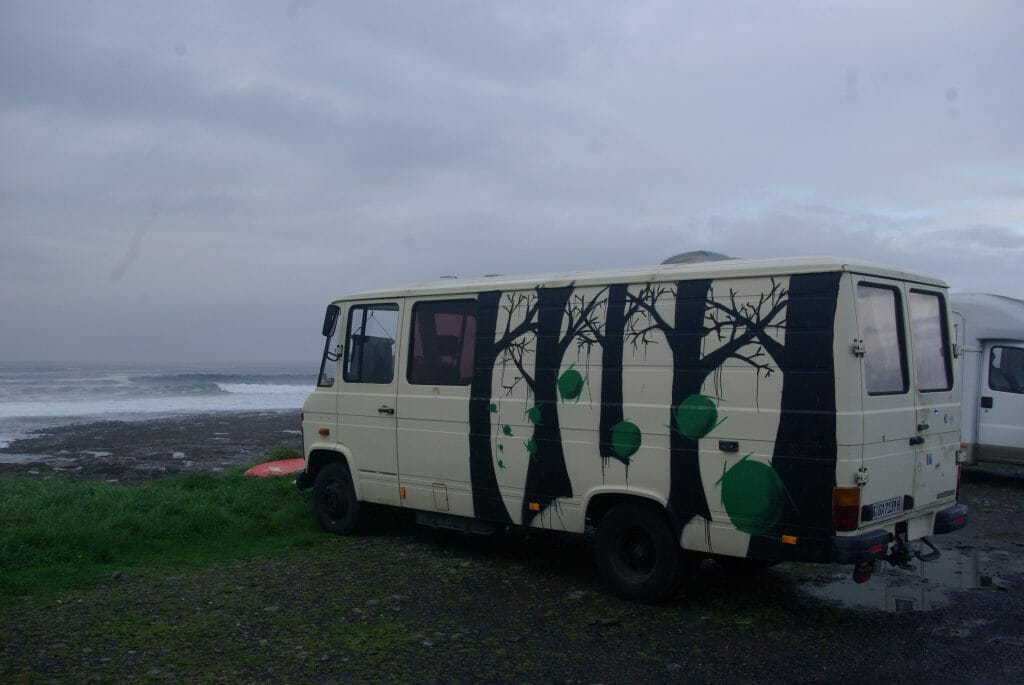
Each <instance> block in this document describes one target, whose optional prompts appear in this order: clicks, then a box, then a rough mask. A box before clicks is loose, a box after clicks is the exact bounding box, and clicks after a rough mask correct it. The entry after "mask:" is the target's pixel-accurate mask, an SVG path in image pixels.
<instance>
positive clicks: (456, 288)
mask: <svg viewBox="0 0 1024 685" xmlns="http://www.w3.org/2000/svg"><path fill="white" fill-rule="evenodd" d="M835 271H847V272H850V273H858V274H865V275H872V276H880V277H882V278H892V279H897V280H903V281H911V282H914V283H921V284H925V285H930V286H935V287H940V288H945V287H947V286H946V283H945V282H944V281H942V280H940V279H937V278H933V277H931V276H925V275H924V274H919V273H915V272H911V271H905V270H903V269H899V268H897V267H891V266H885V265H882V264H876V263H872V262H865V261H858V260H852V259H842V258H839V257H786V258H775V259H728V260H722V261H714V262H701V263H696V264H664V265H656V266H642V267H633V268H620V269H606V270H599V271H577V272H563V273H548V274H535V275H523V276H514V277H506V276H485V277H482V278H473V279H461V278H441V279H439V280H436V281H430V282H427V283H417V284H411V285H405V286H399V287H395V288H387V289H381V290H370V291H364V292H358V293H353V294H351V295H345V296H343V297H340V298H338V301H341V300H354V299H363V300H367V299H383V298H396V297H412V296H421V295H457V294H460V293H476V292H481V291H485V290H525V289H530V288H534V287H536V286H543V287H548V288H552V287H559V286H566V285H570V284H575V285H576V286H578V287H584V286H590V285H603V284H605V283H645V282H660V281H675V280H686V279H691V278H744V277H753V276H783V275H786V276H788V275H793V274H804V273H824V272H835Z"/></svg>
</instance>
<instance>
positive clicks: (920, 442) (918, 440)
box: [910, 435, 924, 445]
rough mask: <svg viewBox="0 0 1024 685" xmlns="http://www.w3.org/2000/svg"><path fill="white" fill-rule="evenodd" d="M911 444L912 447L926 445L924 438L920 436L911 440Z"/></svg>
mask: <svg viewBox="0 0 1024 685" xmlns="http://www.w3.org/2000/svg"><path fill="white" fill-rule="evenodd" d="M910 444H911V445H923V444H924V436H923V435H918V436H916V437H913V438H911V439H910Z"/></svg>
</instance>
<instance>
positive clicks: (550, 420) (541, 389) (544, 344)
mask: <svg viewBox="0 0 1024 685" xmlns="http://www.w3.org/2000/svg"><path fill="white" fill-rule="evenodd" d="M572 290H573V289H572V287H571V286H570V287H564V288H538V289H537V311H538V313H537V337H536V352H535V357H534V359H535V369H534V375H533V381H534V382H533V394H534V402H535V403H536V407H537V408H538V410H539V414H540V416H539V419H538V421H537V422H536V423H535V424H534V427H533V438H532V440H533V442H532V447H531V448H528V451H529V452H530V465H529V466H528V467H527V472H526V486H525V491H524V493H523V510H522V513H523V517H522V522H523V525H524V526H528V525H530V522H531V521H532V520H533V518H534V517H535V516H536V515H537V514H539V513H540V512H542V511H544V510H545V509H547V507H548V506H549V505H550V504H551V502H553V501H554V500H556V499H558V498H559V497H571V496H572V483H571V482H570V481H569V473H568V471H567V470H566V466H565V452H564V451H563V450H562V430H561V428H560V426H559V422H558V396H559V395H558V376H559V370H560V367H561V365H562V355H563V354H564V353H565V345H564V342H563V340H562V339H561V330H562V319H563V316H564V312H565V308H566V305H567V304H568V302H569V297H570V295H572ZM531 504H532V505H534V506H533V507H531Z"/></svg>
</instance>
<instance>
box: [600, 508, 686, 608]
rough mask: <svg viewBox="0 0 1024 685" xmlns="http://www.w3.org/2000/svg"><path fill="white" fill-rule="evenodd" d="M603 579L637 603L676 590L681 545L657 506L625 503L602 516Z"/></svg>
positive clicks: (601, 568) (601, 563) (649, 600)
mask: <svg viewBox="0 0 1024 685" xmlns="http://www.w3.org/2000/svg"><path fill="white" fill-rule="evenodd" d="M594 551H595V555H596V561H597V568H598V570H599V572H600V574H601V580H603V581H604V584H605V586H606V587H607V588H608V589H609V591H611V592H612V594H615V595H618V596H619V597H622V598H624V599H628V600H632V601H634V602H645V603H651V602H658V601H662V600H664V599H667V598H668V597H669V596H670V595H671V594H672V591H673V590H674V589H675V587H676V585H675V580H676V574H677V573H678V570H679V566H680V551H679V545H678V544H677V543H676V540H675V536H674V535H673V534H672V529H671V527H670V526H669V523H668V520H667V519H666V518H665V516H664V515H662V514H661V512H659V511H656V510H655V509H654V508H653V507H651V506H647V505H644V504H641V503H638V502H623V503H622V504H619V505H617V506H616V507H614V508H613V509H612V510H611V511H609V512H608V513H607V514H605V516H604V518H603V519H601V523H600V525H599V526H598V528H597V538H596V541H595V550H594Z"/></svg>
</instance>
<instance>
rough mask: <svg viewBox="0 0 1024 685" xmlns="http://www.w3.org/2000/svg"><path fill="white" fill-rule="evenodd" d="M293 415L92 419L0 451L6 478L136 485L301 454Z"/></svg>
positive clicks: (298, 425)
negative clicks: (276, 454) (278, 454)
mask: <svg viewBox="0 0 1024 685" xmlns="http://www.w3.org/2000/svg"><path fill="white" fill-rule="evenodd" d="M301 427H302V426H301V420H300V417H299V412H298V411H263V412H213V413H206V414H193V415H188V416H177V417H165V418H155V419H146V420H140V421H94V422H87V423H78V424H72V425H66V426H58V427H54V428H46V429H40V430H37V431H34V432H33V433H31V434H29V436H27V437H23V438H19V439H16V440H13V441H11V443H10V444H9V445H7V446H6V447H3V448H0V476H2V475H7V474H12V473H24V474H29V475H38V476H50V475H55V474H67V475H73V476H81V477H90V478H103V479H106V480H117V481H139V480H145V479H147V478H154V477H161V476H167V475H173V474H176V473H182V472H187V471H193V470H196V471H203V470H205V471H219V470H223V469H225V468H231V467H236V466H250V465H252V464H257V463H259V462H261V461H266V460H267V458H268V457H269V455H270V453H271V452H272V451H273V450H274V449H275V448H278V447H288V448H292V449H295V450H301V449H302V433H301Z"/></svg>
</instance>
